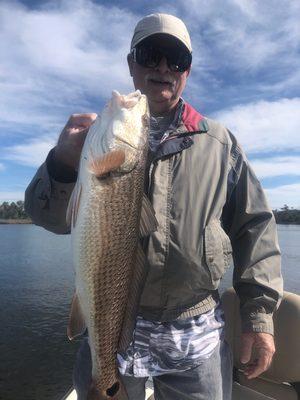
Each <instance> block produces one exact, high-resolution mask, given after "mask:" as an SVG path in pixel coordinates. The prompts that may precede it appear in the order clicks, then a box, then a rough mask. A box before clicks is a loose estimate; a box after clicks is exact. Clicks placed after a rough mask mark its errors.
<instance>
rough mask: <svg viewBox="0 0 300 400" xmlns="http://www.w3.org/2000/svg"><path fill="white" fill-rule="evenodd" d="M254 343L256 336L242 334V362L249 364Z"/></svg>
mask: <svg viewBox="0 0 300 400" xmlns="http://www.w3.org/2000/svg"><path fill="white" fill-rule="evenodd" d="M253 343H254V338H253V337H252V336H251V335H248V334H243V335H242V338H241V356H240V360H241V363H242V364H247V363H248V362H249V361H250V358H251V354H252V346H253Z"/></svg>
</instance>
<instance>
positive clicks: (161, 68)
mask: <svg viewBox="0 0 300 400" xmlns="http://www.w3.org/2000/svg"><path fill="white" fill-rule="evenodd" d="M155 69H156V70H157V71H159V72H161V73H164V72H170V68H169V66H168V63H167V58H166V57H165V56H163V57H162V59H161V60H160V62H159V64H158V66H157V67H156V68H155Z"/></svg>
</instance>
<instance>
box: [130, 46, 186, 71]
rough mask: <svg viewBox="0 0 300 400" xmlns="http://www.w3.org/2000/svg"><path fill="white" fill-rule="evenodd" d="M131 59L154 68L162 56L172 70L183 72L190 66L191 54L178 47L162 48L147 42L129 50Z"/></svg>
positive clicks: (143, 65)
mask: <svg viewBox="0 0 300 400" xmlns="http://www.w3.org/2000/svg"><path fill="white" fill-rule="evenodd" d="M131 54H132V58H133V61H135V62H136V63H138V64H139V65H141V66H142V67H147V68H155V67H157V66H158V65H159V63H160V62H161V60H162V58H163V57H166V60H167V64H168V67H169V68H170V70H171V71H173V72H184V71H186V70H187V69H189V67H190V66H191V63H192V55H191V53H190V52H189V51H188V50H184V49H180V48H164V47H159V46H156V45H155V46H153V45H149V44H140V45H137V46H136V47H134V48H133V49H132V50H131Z"/></svg>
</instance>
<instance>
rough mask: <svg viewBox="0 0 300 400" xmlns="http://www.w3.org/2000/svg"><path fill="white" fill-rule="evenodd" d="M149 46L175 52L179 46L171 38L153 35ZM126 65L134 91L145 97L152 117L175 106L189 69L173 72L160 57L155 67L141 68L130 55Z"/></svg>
mask: <svg viewBox="0 0 300 400" xmlns="http://www.w3.org/2000/svg"><path fill="white" fill-rule="evenodd" d="M148 43H149V41H148ZM151 46H152V47H154V48H155V46H157V47H160V48H161V47H163V48H164V49H166V48H167V49H174V50H175V51H176V49H178V50H179V46H180V45H179V44H178V42H177V41H176V40H174V39H173V38H171V37H168V36H166V35H159V36H158V35H155V36H153V38H151ZM128 65H129V70H130V74H131V76H132V78H133V83H134V86H135V89H139V90H140V91H141V92H142V93H143V94H145V95H146V96H147V98H148V102H149V106H150V111H151V113H152V114H153V115H159V114H164V113H168V112H170V111H171V110H172V109H173V108H174V107H175V106H176V104H177V103H178V100H179V97H180V96H181V94H182V92H183V90H184V88H185V85H186V80H187V77H188V75H189V73H190V67H189V68H188V70H186V71H184V72H174V71H172V70H171V69H170V67H169V66H168V64H167V59H166V57H162V59H161V60H160V62H159V64H158V65H157V66H156V67H151V68H149V67H143V66H141V65H139V64H138V63H137V62H134V61H133V59H132V56H131V55H129V56H128Z"/></svg>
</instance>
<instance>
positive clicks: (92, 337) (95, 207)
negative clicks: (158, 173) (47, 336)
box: [67, 92, 156, 400]
mask: <svg viewBox="0 0 300 400" xmlns="http://www.w3.org/2000/svg"><path fill="white" fill-rule="evenodd" d="M148 130H149V127H148V106H147V100H146V97H145V96H144V95H141V93H140V92H135V93H133V94H131V95H128V96H121V95H120V94H118V93H114V94H113V98H112V100H111V102H110V103H109V105H108V106H107V107H106V108H105V110H104V112H103V113H102V115H101V117H100V118H97V120H96V121H95V123H94V124H93V125H92V127H91V129H90V131H89V132H88V135H87V138H86V141H85V144H84V148H83V151H82V156H81V161H80V168H79V175H78V180H77V183H76V187H75V189H74V192H73V195H72V198H71V201H70V204H69V210H68V213H67V214H68V218H69V222H70V219H71V220H72V246H73V260H74V268H75V273H76V295H75V297H74V301H75V302H76V304H75V305H74V306H73V307H72V310H73V313H71V317H70V323H69V328H68V336H69V337H70V338H72V337H74V336H76V335H78V334H81V333H82V332H83V331H84V329H85V327H87V329H88V333H89V344H90V347H91V356H92V377H93V387H94V388H91V391H90V397H91V398H93V396H94V397H95V396H98V397H95V398H97V399H98V400H100V399H101V398H103V399H104V398H107V399H118V400H124V399H125V394H124V388H123V387H122V385H121V382H120V379H119V374H118V368H117V363H116V356H117V352H118V348H119V343H120V342H121V343H122V346H124V345H126V343H127V344H129V341H130V338H131V337H132V330H133V327H134V321H135V318H136V311H137V305H138V301H139V296H140V292H141V289H142V286H143V283H144V281H145V273H146V269H145V262H144V257H143V254H142V251H141V248H140V245H139V237H140V225H142V226H143V232H144V234H145V232H146V233H147V231H148V233H150V231H151V230H154V229H155V226H156V225H155V218H154V216H153V218H152V217H151V210H150V214H149V210H148V212H142V207H145V208H149V202H147V201H144V200H143V196H144V194H143V187H144V174H145V165H146V157H147V151H148ZM143 204H144V205H143ZM149 215H150V216H149ZM141 216H142V219H143V221H142V223H141V221H140V219H141ZM145 227H146V230H145ZM127 305H128V308H127ZM129 308H130V309H129ZM78 319H80V321H79V322H78ZM103 396H107V397H103Z"/></svg>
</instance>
